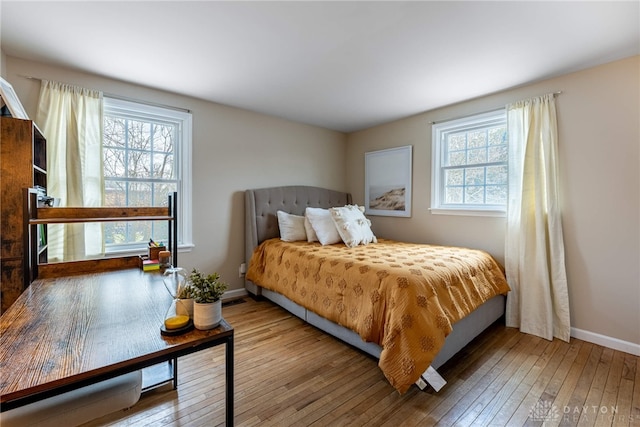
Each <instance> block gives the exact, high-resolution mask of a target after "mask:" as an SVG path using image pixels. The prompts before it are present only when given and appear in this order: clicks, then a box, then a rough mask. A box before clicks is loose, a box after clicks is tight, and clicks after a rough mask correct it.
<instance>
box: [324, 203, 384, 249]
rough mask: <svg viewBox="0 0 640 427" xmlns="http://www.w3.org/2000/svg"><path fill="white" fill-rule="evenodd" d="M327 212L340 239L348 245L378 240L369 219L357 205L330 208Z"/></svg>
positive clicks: (351, 246)
mask: <svg viewBox="0 0 640 427" xmlns="http://www.w3.org/2000/svg"><path fill="white" fill-rule="evenodd" d="M329 213H330V214H331V219H332V220H333V222H334V224H335V225H336V229H337V230H338V233H339V234H340V237H341V238H342V241H343V242H344V244H345V245H347V246H348V247H350V248H353V247H354V246H358V245H366V244H369V243H377V242H378V239H376V236H375V235H374V234H373V231H371V221H369V219H367V217H365V216H364V214H363V213H362V210H361V209H360V207H358V205H346V206H344V207H340V208H330V209H329Z"/></svg>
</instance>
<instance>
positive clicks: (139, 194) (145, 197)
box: [127, 182, 153, 206]
mask: <svg viewBox="0 0 640 427" xmlns="http://www.w3.org/2000/svg"><path fill="white" fill-rule="evenodd" d="M127 206H153V198H152V193H151V184H150V183H147V182H130V183H129V199H128V203H127Z"/></svg>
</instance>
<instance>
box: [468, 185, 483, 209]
mask: <svg viewBox="0 0 640 427" xmlns="http://www.w3.org/2000/svg"><path fill="white" fill-rule="evenodd" d="M464 202H465V203H466V204H474V205H476V204H482V203H484V187H482V186H468V187H465V188H464Z"/></svg>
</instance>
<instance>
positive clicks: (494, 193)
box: [487, 185, 507, 205]
mask: <svg viewBox="0 0 640 427" xmlns="http://www.w3.org/2000/svg"><path fill="white" fill-rule="evenodd" d="M487 203H490V204H493V205H504V204H506V203H507V186H506V185H487Z"/></svg>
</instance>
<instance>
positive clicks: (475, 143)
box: [469, 129, 487, 148]
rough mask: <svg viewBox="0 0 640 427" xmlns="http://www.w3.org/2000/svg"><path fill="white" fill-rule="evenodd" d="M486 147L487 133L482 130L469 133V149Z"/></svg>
mask: <svg viewBox="0 0 640 427" xmlns="http://www.w3.org/2000/svg"><path fill="white" fill-rule="evenodd" d="M485 145H487V133H486V132H485V131H484V129H483V130H480V131H475V132H469V148H476V147H484V146H485Z"/></svg>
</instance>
